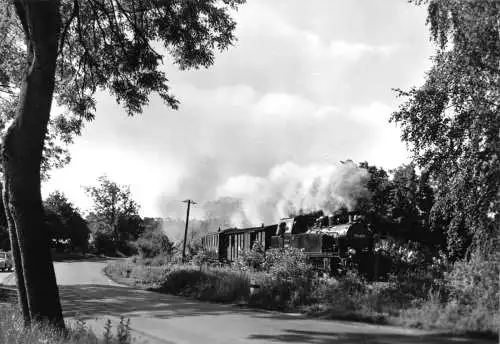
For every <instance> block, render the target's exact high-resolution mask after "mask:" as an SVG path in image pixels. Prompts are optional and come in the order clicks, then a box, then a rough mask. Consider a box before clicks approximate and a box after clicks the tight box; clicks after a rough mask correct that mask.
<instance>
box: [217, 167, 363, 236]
mask: <svg viewBox="0 0 500 344" xmlns="http://www.w3.org/2000/svg"><path fill="white" fill-rule="evenodd" d="M368 177H369V175H368V172H367V171H366V169H363V168H360V167H358V166H357V165H356V164H354V163H353V162H352V161H347V162H345V163H340V164H337V165H310V166H307V167H300V166H298V165H296V164H293V163H286V164H282V165H278V166H275V167H274V168H273V169H271V171H270V172H269V174H268V175H267V177H265V178H261V177H254V176H250V175H240V176H237V177H232V178H229V180H227V182H226V183H225V184H223V185H221V186H219V187H218V189H217V195H218V196H219V197H221V198H220V200H222V201H221V202H220V205H221V206H222V207H226V208H227V205H226V201H224V199H226V200H227V199H231V198H233V199H234V198H236V199H240V200H241V202H240V203H239V204H238V206H235V205H234V201H233V207H232V208H231V209H227V210H231V212H230V222H231V224H232V225H234V226H238V227H242V226H246V225H249V224H252V225H259V224H261V223H276V222H277V221H278V220H279V219H280V218H282V217H286V216H289V215H290V214H297V213H298V212H301V211H302V212H312V211H317V210H323V211H324V212H325V213H326V214H329V213H333V212H334V211H336V210H339V209H341V208H347V209H348V210H354V209H355V207H356V204H357V201H358V200H359V199H361V198H364V197H366V196H367V194H368V190H367V189H366V182H367V180H368ZM222 197H225V198H222ZM227 197H231V198H227ZM226 216H229V213H228V214H227V215H226Z"/></svg>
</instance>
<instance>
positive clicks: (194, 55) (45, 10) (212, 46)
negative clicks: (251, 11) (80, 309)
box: [0, 0, 243, 328]
mask: <svg viewBox="0 0 500 344" xmlns="http://www.w3.org/2000/svg"><path fill="white" fill-rule="evenodd" d="M241 3H243V0H220V1H217V0H206V1H184V0H168V1H167V0H141V1H139V0H89V1H83V0H11V1H6V2H3V3H2V5H0V9H1V12H0V16H1V20H0V23H1V25H0V42H2V45H0V48H1V53H0V71H1V73H0V83H1V84H2V87H1V88H2V89H3V90H5V91H6V92H12V93H14V97H15V99H16V101H15V106H16V107H15V109H16V110H15V114H14V117H13V119H12V121H11V123H10V125H9V126H8V129H7V130H6V133H5V135H4V138H3V144H2V154H1V155H2V165H3V172H4V193H3V197H4V204H5V205H6V206H5V208H6V217H7V223H8V225H9V233H10V239H11V244H12V252H13V256H14V262H15V267H16V269H15V271H16V275H17V281H18V290H19V296H20V297H19V299H20V303H21V306H22V310H23V315H24V319H25V323H26V324H28V323H29V322H30V321H36V320H47V321H49V322H50V323H52V324H54V325H57V326H59V327H61V328H63V327H64V322H63V317H62V311H61V305H60V301H59V292H58V288H57V284H56V280H55V274H54V268H53V265H52V259H51V256H50V250H49V247H48V245H43V244H41V243H45V242H47V240H46V238H47V233H46V232H45V231H43V230H40V229H41V228H43V218H44V211H43V207H42V197H41V192H40V178H41V170H40V166H41V165H42V164H43V161H44V160H43V159H44V158H43V157H44V155H43V151H44V148H45V139H46V136H47V128H48V126H49V122H50V109H51V105H52V101H53V98H54V96H55V100H56V101H57V102H58V104H59V105H61V106H64V107H65V108H66V109H67V112H66V113H65V114H63V115H61V116H58V117H56V118H53V120H54V121H55V122H56V123H57V124H58V126H59V127H61V128H64V130H65V134H66V136H67V137H70V136H71V135H72V134H79V133H80V130H81V128H82V125H83V123H84V122H85V121H86V120H91V119H92V118H93V117H94V110H95V99H94V94H95V92H96V91H97V90H107V91H109V92H110V93H111V94H113V95H114V96H115V98H116V100H117V101H118V102H121V103H122V104H123V105H124V107H125V109H126V111H127V113H128V114H129V115H133V114H137V113H140V112H141V110H142V107H143V106H144V105H146V104H147V102H148V99H149V96H150V94H151V93H155V94H157V95H159V96H160V97H161V98H162V99H163V100H164V101H165V102H166V104H167V105H168V106H170V107H172V108H177V106H178V101H177V100H176V99H175V98H174V96H173V95H172V94H171V93H170V90H169V88H168V85H167V81H168V80H167V78H166V75H165V73H164V72H162V71H161V70H160V68H161V62H162V55H161V54H160V53H158V52H157V51H156V50H155V49H154V48H153V46H152V43H153V42H154V43H155V44H156V45H160V44H163V46H164V48H165V49H166V50H167V51H168V53H169V54H170V56H172V58H173V61H174V62H175V63H176V64H177V65H179V66H180V68H182V69H187V68H197V67H200V66H204V67H208V66H209V65H211V64H212V63H213V60H214V51H215V50H223V49H225V48H227V47H228V46H229V45H230V44H231V43H232V42H233V41H234V36H233V31H234V28H235V23H234V21H233V20H232V19H231V17H230V14H229V11H230V10H231V9H235V8H237V6H238V5H239V4H241ZM4 42H5V44H3V43H4Z"/></svg>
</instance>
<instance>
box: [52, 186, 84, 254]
mask: <svg viewBox="0 0 500 344" xmlns="http://www.w3.org/2000/svg"><path fill="white" fill-rule="evenodd" d="M44 207H45V213H46V220H45V223H46V225H47V228H48V229H49V236H50V238H51V239H52V240H53V241H55V242H56V245H62V242H64V241H68V240H69V242H70V243H69V245H70V246H72V247H78V248H80V249H81V250H83V251H85V250H86V249H87V245H88V239H89V233H90V230H89V228H88V226H87V222H86V221H85V220H84V219H83V218H82V216H81V215H80V213H79V211H78V209H77V208H75V207H74V206H73V204H72V203H71V202H69V201H68V199H67V198H66V196H65V195H64V194H63V193H61V192H59V191H55V192H53V193H51V194H50V195H49V197H47V199H46V200H45V201H44ZM67 245H68V244H66V246H67Z"/></svg>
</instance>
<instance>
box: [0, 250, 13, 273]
mask: <svg viewBox="0 0 500 344" xmlns="http://www.w3.org/2000/svg"><path fill="white" fill-rule="evenodd" d="M0 270H2V271H12V258H11V256H10V252H0Z"/></svg>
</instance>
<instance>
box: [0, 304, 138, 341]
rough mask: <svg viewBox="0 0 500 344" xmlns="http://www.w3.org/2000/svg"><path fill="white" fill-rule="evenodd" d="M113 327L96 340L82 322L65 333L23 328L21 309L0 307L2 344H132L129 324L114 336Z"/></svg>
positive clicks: (39, 326)
mask: <svg viewBox="0 0 500 344" xmlns="http://www.w3.org/2000/svg"><path fill="white" fill-rule="evenodd" d="M112 332H113V329H112V327H111V323H110V322H109V321H108V323H107V324H106V326H105V332H104V334H103V335H102V336H97V335H96V334H95V333H94V332H92V330H91V329H89V328H88V326H87V325H86V324H85V322H83V321H77V322H76V323H71V324H69V325H68V324H67V331H66V332H65V333H63V332H61V331H58V330H56V329H54V328H52V327H50V326H48V325H44V324H35V325H33V326H31V327H29V328H26V327H24V326H23V321H22V317H21V314H20V312H19V310H18V308H17V307H16V306H15V305H12V304H5V303H4V304H2V305H1V307H0V343H8V344H89V343H92V344H130V343H131V342H132V339H131V335H130V328H129V324H128V322H126V321H124V320H123V319H122V322H121V323H119V324H118V325H117V328H116V334H113V333H112Z"/></svg>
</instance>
